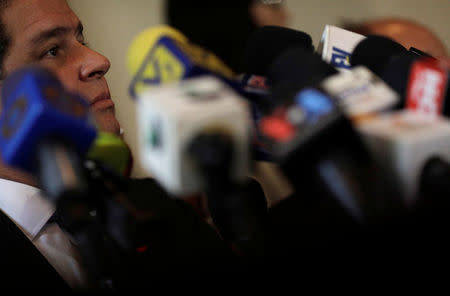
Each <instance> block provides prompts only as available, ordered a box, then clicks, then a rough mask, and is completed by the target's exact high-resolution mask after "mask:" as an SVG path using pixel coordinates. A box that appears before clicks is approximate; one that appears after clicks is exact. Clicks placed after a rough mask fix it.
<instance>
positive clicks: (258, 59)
mask: <svg viewBox="0 0 450 296" xmlns="http://www.w3.org/2000/svg"><path fill="white" fill-rule="evenodd" d="M291 47H301V48H303V49H304V50H306V51H309V52H312V51H313V50H314V46H313V44H312V38H311V36H310V35H308V34H306V33H305V32H302V31H297V30H293V29H290V28H285V27H278V26H264V27H261V28H258V29H256V30H255V31H254V32H253V33H252V34H251V35H250V37H249V39H248V40H247V43H246V47H245V54H244V56H245V61H246V71H245V72H246V73H247V74H248V75H259V76H266V75H267V71H268V69H269V67H270V65H271V63H272V62H273V60H274V59H275V58H276V57H277V56H278V55H279V54H280V53H282V52H283V51H285V50H286V49H288V48H291Z"/></svg>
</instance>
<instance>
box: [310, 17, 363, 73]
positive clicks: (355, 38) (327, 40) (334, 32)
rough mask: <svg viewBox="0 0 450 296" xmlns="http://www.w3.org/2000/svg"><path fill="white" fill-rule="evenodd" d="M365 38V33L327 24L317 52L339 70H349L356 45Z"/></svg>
mask: <svg viewBox="0 0 450 296" xmlns="http://www.w3.org/2000/svg"><path fill="white" fill-rule="evenodd" d="M365 38H366V37H365V36H364V35H361V34H358V33H355V32H352V31H348V30H345V29H342V28H339V27H336V26H332V25H325V29H324V30H323V33H322V37H321V39H320V42H319V45H318V46H317V53H318V54H319V55H320V56H321V57H322V59H323V60H324V61H325V62H327V63H329V64H330V65H332V66H333V67H335V68H336V69H337V70H339V71H341V72H347V71H348V70H350V68H351V64H350V59H349V58H350V56H351V54H352V52H353V50H354V48H355V46H356V45H357V44H358V43H360V42H361V40H363V39H365Z"/></svg>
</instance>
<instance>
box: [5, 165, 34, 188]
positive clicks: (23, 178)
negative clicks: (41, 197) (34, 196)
mask: <svg viewBox="0 0 450 296" xmlns="http://www.w3.org/2000/svg"><path fill="white" fill-rule="evenodd" d="M0 178H1V179H6V180H10V181H14V182H19V183H23V184H26V185H30V186H34V187H38V182H37V180H36V178H34V177H33V176H32V175H30V174H27V173H24V172H22V171H19V170H17V169H13V168H10V167H7V166H5V165H3V164H1V163H0Z"/></svg>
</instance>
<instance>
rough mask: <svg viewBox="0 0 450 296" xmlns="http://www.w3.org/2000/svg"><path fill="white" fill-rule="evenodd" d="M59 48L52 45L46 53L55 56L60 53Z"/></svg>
mask: <svg viewBox="0 0 450 296" xmlns="http://www.w3.org/2000/svg"><path fill="white" fill-rule="evenodd" d="M58 50H59V48H58V47H57V46H55V47H52V48H51V49H49V50H48V51H47V52H46V53H45V55H47V56H52V57H55V56H56V55H57V54H58Z"/></svg>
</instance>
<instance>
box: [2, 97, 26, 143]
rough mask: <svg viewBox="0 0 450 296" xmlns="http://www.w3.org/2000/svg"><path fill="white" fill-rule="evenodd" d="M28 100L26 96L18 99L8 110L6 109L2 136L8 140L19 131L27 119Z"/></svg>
mask: <svg viewBox="0 0 450 296" xmlns="http://www.w3.org/2000/svg"><path fill="white" fill-rule="evenodd" d="M27 108H28V102H27V100H26V98H25V97H20V98H19V99H17V100H16V101H15V102H14V103H13V104H12V106H11V107H10V108H8V110H5V111H4V112H5V117H4V118H3V121H4V122H3V123H2V124H1V136H2V137H3V138H4V139H5V140H7V139H9V138H11V136H12V135H14V133H15V132H16V131H17V129H18V128H19V127H20V126H21V125H22V122H23V120H24V119H25V114H26V109H27Z"/></svg>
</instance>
